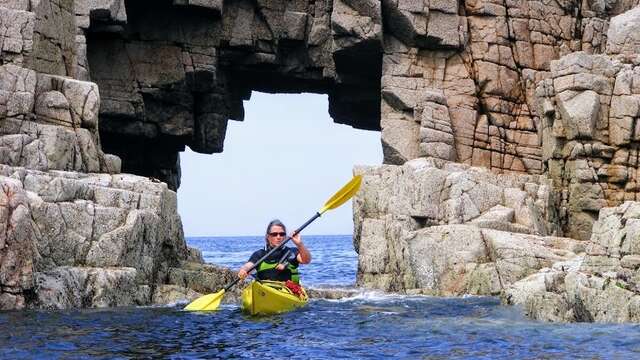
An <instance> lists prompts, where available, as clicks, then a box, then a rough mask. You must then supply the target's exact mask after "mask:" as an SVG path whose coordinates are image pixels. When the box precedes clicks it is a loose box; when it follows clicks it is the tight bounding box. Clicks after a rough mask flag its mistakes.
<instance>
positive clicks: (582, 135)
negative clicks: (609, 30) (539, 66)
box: [536, 52, 640, 240]
mask: <svg viewBox="0 0 640 360" xmlns="http://www.w3.org/2000/svg"><path fill="white" fill-rule="evenodd" d="M638 65H639V63H638V59H637V58H636V59H635V60H634V59H633V58H629V57H627V55H625V54H622V56H611V55H588V54H585V53H583V52H578V53H573V54H570V55H566V56H564V57H562V58H561V59H559V60H557V61H552V62H551V77H550V78H549V79H546V80H543V81H541V82H540V83H539V84H538V87H537V90H536V92H537V94H538V95H539V103H538V107H539V111H540V112H541V113H544V116H543V117H542V120H543V121H542V124H541V125H542V126H541V127H542V129H541V135H542V152H543V160H544V162H545V164H546V166H547V168H548V172H549V176H550V177H551V178H552V179H553V180H554V184H555V187H556V189H557V191H558V192H561V193H562V199H561V202H560V211H561V213H562V214H564V216H561V218H562V221H563V229H564V231H565V234H566V235H568V236H571V237H575V238H579V239H585V240H586V239H589V237H590V236H591V226H592V224H593V222H594V221H595V220H596V218H597V216H598V211H599V210H600V209H601V208H603V207H606V206H616V205H618V204H620V203H622V202H623V201H627V200H637V199H638V188H637V185H636V184H637V168H638V153H637V143H638V141H639V140H640V138H639V137H638V134H636V130H635V129H636V121H637V118H638V116H639V115H640V112H639V111H640V87H638V86H637V84H636V82H638V81H640V77H639V76H640V66H638Z"/></svg>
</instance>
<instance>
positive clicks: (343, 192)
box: [184, 175, 362, 311]
mask: <svg viewBox="0 0 640 360" xmlns="http://www.w3.org/2000/svg"><path fill="white" fill-rule="evenodd" d="M361 182H362V175H357V176H354V177H353V179H351V181H349V182H348V183H347V184H346V185H345V186H343V187H342V189H340V190H338V192H337V193H335V194H334V195H333V196H332V197H331V198H330V199H329V200H327V202H326V203H325V204H324V205H323V206H322V208H321V209H320V210H318V212H317V213H316V214H315V215H313V217H311V219H309V220H308V221H307V222H306V223H304V224H303V225H302V226H300V227H299V228H298V229H296V231H294V232H293V234H292V236H295V235H296V234H298V233H299V232H301V231H302V230H303V229H304V228H306V227H307V226H308V225H309V224H311V223H312V222H313V221H314V220H315V219H317V218H319V217H320V216H321V215H322V214H323V213H325V212H326V211H328V210H333V209H335V208H337V207H339V206H340V205H342V204H344V203H345V202H347V200H349V199H351V198H352V197H353V195H355V193H356V192H358V189H360V183H361ZM289 240H291V237H288V238H287V239H286V240H284V241H283V242H281V243H280V245H278V246H276V247H274V248H272V249H271V250H269V252H267V253H266V254H265V255H264V256H263V257H261V258H260V259H259V260H258V261H257V262H256V263H255V264H253V266H252V267H251V268H250V269H249V270H248V271H247V273H250V272H251V271H253V270H254V269H255V268H256V267H258V265H260V263H261V262H263V261H264V260H265V259H266V258H267V257H268V256H269V255H271V254H272V253H273V252H275V251H277V250H278V249H280V248H282V247H283V246H284V245H285V244H286V243H287V242H288V241H289ZM238 281H240V278H237V279H235V280H234V281H232V282H231V283H230V284H229V285H227V286H225V287H224V289H222V290H220V291H218V292H216V293H213V294H207V295H204V296H201V297H199V298H197V299H195V300H194V301H193V302H191V303H190V304H189V305H187V306H186V307H185V308H184V309H185V310H188V311H209V310H216V309H217V308H218V306H220V301H222V297H223V296H224V293H225V292H227V291H228V290H229V289H231V287H233V286H234V285H235V284H237V283H238Z"/></svg>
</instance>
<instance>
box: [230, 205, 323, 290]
mask: <svg viewBox="0 0 640 360" xmlns="http://www.w3.org/2000/svg"><path fill="white" fill-rule="evenodd" d="M320 215H321V214H320V213H319V212H317V213H316V214H315V215H313V217H312V218H311V219H309V220H307V222H306V223H304V224H302V226H300V227H299V228H298V229H296V231H294V232H293V234H292V236H291V237H293V236H296V235H297V234H298V233H300V232H301V231H302V230H303V229H304V228H306V227H307V226H309V224H311V223H312V222H314V220H315V219H317V218H319V217H320ZM291 237H288V238H287V239H286V240H285V241H283V242H281V243H280V244H279V245H278V246H276V247H274V248H273V249H271V250H269V251H268V252H267V253H266V254H264V256H263V257H261V258H260V259H259V260H258V261H256V263H255V264H253V266H252V267H251V268H250V269H249V270H247V274H248V273H250V272H252V271H253V270H254V269H255V268H257V267H258V265H260V263H261V262H263V261H264V260H265V259H266V258H268V257H269V255H271V254H273V253H274V252H276V251H278V249H282V247H283V246H284V245H285V244H286V243H287V242H289V240H291ZM240 280H241V279H240V278H237V279H235V280H234V281H232V282H231V284H229V285H227V286H225V288H224V291H225V292H226V291H229V289H231V287H233V285H235V284H237V283H238V281H240Z"/></svg>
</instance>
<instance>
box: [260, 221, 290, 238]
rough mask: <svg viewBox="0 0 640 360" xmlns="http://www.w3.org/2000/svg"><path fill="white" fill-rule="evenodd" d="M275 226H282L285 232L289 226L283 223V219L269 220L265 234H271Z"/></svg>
mask: <svg viewBox="0 0 640 360" xmlns="http://www.w3.org/2000/svg"><path fill="white" fill-rule="evenodd" d="M274 226H280V227H281V228H283V229H284V232H287V227H286V226H284V224H283V223H282V221H280V220H278V219H273V220H271V221H270V222H269V225H267V232H266V233H265V235H269V232H270V231H271V228H272V227H274Z"/></svg>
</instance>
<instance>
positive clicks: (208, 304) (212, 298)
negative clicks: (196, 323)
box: [184, 289, 224, 311]
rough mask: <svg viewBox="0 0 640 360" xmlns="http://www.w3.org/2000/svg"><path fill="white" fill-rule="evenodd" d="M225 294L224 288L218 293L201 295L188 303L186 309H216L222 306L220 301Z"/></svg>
mask: <svg viewBox="0 0 640 360" xmlns="http://www.w3.org/2000/svg"><path fill="white" fill-rule="evenodd" d="M223 296H224V289H222V290H220V291H218V292H217V293H213V294H207V295H204V296H201V297H199V298H197V299H195V300H193V301H192V302H191V304H189V305H187V306H186V307H185V308H184V309H185V310H187V311H210V310H216V309H217V308H218V306H220V301H222V297H223Z"/></svg>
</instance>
